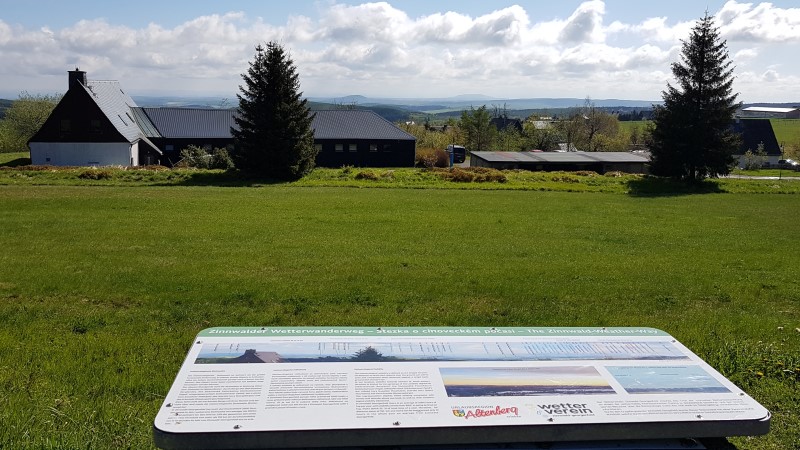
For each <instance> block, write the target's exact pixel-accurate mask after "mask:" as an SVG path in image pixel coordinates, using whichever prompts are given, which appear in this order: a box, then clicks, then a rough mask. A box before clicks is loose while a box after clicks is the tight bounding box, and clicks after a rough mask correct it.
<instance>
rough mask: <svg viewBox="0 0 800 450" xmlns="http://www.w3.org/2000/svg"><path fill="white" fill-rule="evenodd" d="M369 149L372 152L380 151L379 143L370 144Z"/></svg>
mask: <svg viewBox="0 0 800 450" xmlns="http://www.w3.org/2000/svg"><path fill="white" fill-rule="evenodd" d="M369 151H370V153H375V152H377V151H378V144H369Z"/></svg>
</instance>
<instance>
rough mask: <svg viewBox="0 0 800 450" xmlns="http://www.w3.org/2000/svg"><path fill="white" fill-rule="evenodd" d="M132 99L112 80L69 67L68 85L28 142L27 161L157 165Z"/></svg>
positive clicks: (155, 151) (156, 153) (156, 155)
mask: <svg viewBox="0 0 800 450" xmlns="http://www.w3.org/2000/svg"><path fill="white" fill-rule="evenodd" d="M134 107H136V103H135V102H134V101H133V99H131V97H130V96H129V95H128V94H126V93H125V92H124V91H123V90H122V88H121V87H120V86H119V83H117V82H116V81H88V80H87V79H86V72H83V71H80V70H78V69H75V70H74V71H70V72H69V89H68V90H67V93H66V94H64V96H63V97H62V98H61V101H60V102H59V103H58V105H56V107H55V108H54V109H53V112H52V113H51V114H50V116H49V117H48V118H47V120H46V121H45V122H44V124H42V127H41V128H40V129H39V131H37V132H36V134H34V135H33V137H32V138H31V139H30V141H28V146H29V147H30V149H31V162H32V163H33V164H35V165H54V166H111V165H120V166H138V165H140V164H145V165H146V164H158V163H159V160H160V157H161V151H160V149H159V148H158V146H157V145H156V144H155V143H153V142H152V141H150V140H149V139H148V138H147V136H145V134H144V133H143V132H142V130H141V129H140V128H139V126H138V124H137V123H136V121H135V119H134V117H133V115H132V112H131V108H134Z"/></svg>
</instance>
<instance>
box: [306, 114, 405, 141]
mask: <svg viewBox="0 0 800 450" xmlns="http://www.w3.org/2000/svg"><path fill="white" fill-rule="evenodd" d="M315 113H316V116H314V121H313V122H312V123H311V128H313V129H314V139H393V140H402V141H407V140H416V138H415V137H414V136H412V135H411V134H409V133H406V132H405V131H403V130H401V129H400V128H398V127H397V126H395V125H394V124H393V123H391V122H389V121H388V120H386V119H384V118H383V117H381V116H379V115H378V114H377V113H375V112H374V111H364V110H330V111H315Z"/></svg>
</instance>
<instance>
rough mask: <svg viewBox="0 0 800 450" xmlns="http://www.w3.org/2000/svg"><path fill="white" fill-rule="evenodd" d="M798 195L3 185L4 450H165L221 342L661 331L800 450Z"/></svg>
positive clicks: (745, 444)
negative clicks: (255, 334) (534, 329)
mask: <svg viewBox="0 0 800 450" xmlns="http://www.w3.org/2000/svg"><path fill="white" fill-rule="evenodd" d="M797 211H800V195H793V194H789V195H785V194H784V195H779V194H704V195H663V196H631V195H622V194H608V193H587V192H583V193H568V192H536V191H509V190H505V191H504V190H455V189H391V188H386V189H358V188H351V187H313V186H295V185H284V184H278V185H269V186H261V187H207V186H169V187H158V186H123V187H120V186H30V185H21V186H14V185H7V186H0V227H1V228H2V233H0V248H2V249H3V251H2V252H1V253H0V267H2V270H0V323H2V324H3V326H2V327H0V448H14V449H18V448H43V449H44V448H47V449H50V448H52V449H56V448H58V449H64V448H137V449H138V448H148V447H151V446H152V443H151V427H152V421H153V418H154V417H155V414H156V411H157V410H158V408H159V406H160V404H161V401H162V399H163V397H164V396H165V395H166V393H167V390H168V389H169V386H170V385H171V383H172V380H173V378H174V376H175V374H176V373H177V371H178V368H179V366H180V364H181V362H182V360H183V358H184V356H185V354H186V351H187V349H188V347H189V345H190V343H191V341H192V338H193V337H194V336H195V335H196V333H197V332H198V331H199V330H201V329H203V328H206V327H211V326H254V325H285V326H289V325H318V326H326V325H340V326H344V325H352V326H367V325H369V326H376V325H383V326H414V325H417V326H422V325H431V326H432V325H442V326H462V325H463V326H649V327H655V328H660V329H663V330H665V331H667V332H668V333H670V334H672V335H673V336H675V337H676V338H677V339H679V340H680V341H681V342H682V343H684V344H685V345H687V346H688V347H689V348H690V349H692V350H693V351H694V352H695V353H697V354H698V355H700V356H701V357H702V358H704V359H705V360H706V361H708V362H709V363H710V364H711V365H712V366H714V367H715V368H716V369H717V370H719V371H720V372H722V373H723V374H724V375H726V376H727V377H729V378H730V379H731V380H732V381H733V382H734V383H737V384H738V385H739V386H740V387H742V388H743V389H744V390H745V391H747V392H748V393H749V394H750V395H752V396H753V397H754V398H756V399H757V400H758V401H759V402H761V403H762V404H763V405H764V406H765V407H767V408H768V409H769V410H770V411H771V412H772V415H773V418H772V431H771V432H770V433H769V434H768V435H767V436H765V437H758V438H735V439H733V442H734V443H736V444H737V445H739V446H740V448H748V449H750V448H756V449H767V448H769V449H787V448H797V447H798V446H800V425H798V424H800V389H798V380H800V355H799V354H798V353H799V352H798V348H800V331H798V329H800V306H799V305H800V256H799V255H798V251H797V234H796V233H797Z"/></svg>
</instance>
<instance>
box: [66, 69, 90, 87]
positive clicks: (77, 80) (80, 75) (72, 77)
mask: <svg viewBox="0 0 800 450" xmlns="http://www.w3.org/2000/svg"><path fill="white" fill-rule="evenodd" d="M67 73H69V90H72V89H73V88H78V87H80V85H83V86H86V72H84V71H82V70H79V69H78V68H77V67H76V68H75V70H70V71H69V72H67Z"/></svg>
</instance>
